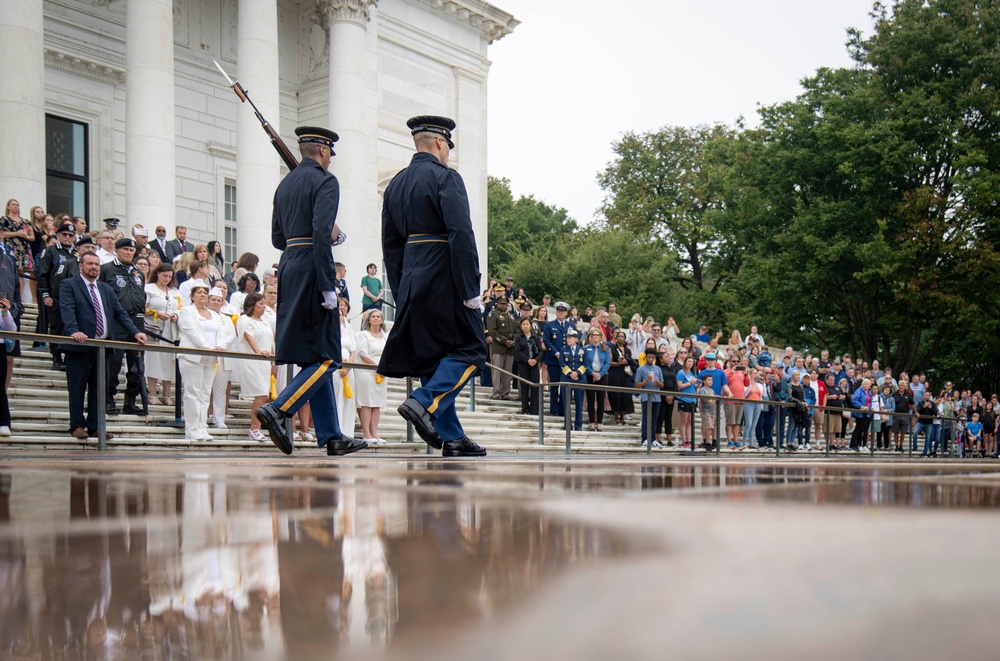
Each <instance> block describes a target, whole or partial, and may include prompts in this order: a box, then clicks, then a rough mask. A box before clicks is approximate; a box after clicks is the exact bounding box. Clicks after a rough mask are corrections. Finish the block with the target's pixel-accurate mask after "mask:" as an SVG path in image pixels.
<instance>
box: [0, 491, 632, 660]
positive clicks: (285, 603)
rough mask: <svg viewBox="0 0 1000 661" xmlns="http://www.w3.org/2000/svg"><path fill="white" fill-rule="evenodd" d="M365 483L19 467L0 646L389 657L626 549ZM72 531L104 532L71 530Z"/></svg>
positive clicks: (114, 652) (6, 508) (5, 553)
mask: <svg viewBox="0 0 1000 661" xmlns="http://www.w3.org/2000/svg"><path fill="white" fill-rule="evenodd" d="M438 479H440V477H439V476H437V475H435V476H433V477H430V478H429V483H433V482H434V481H435V480H438ZM372 486H373V484H372V483H368V482H365V481H361V482H353V481H348V482H346V483H342V482H337V483H334V482H323V481H313V480H311V479H309V480H303V481H300V482H296V483H292V484H291V485H290V486H287V487H283V488H281V489H280V490H275V491H272V490H270V489H269V488H267V487H263V486H259V485H256V484H253V485H251V484H248V483H245V482H239V481H237V482H235V483H234V482H228V483H227V482H226V481H224V480H222V479H216V478H213V477H210V476H207V475H200V474H190V475H187V476H186V477H185V478H184V480H183V481H182V482H181V484H180V485H177V484H175V483H173V482H170V481H153V482H150V483H148V484H139V483H137V482H136V481H135V480H133V479H131V478H130V479H129V480H124V479H123V480H121V481H116V480H105V479H97V478H84V477H75V476H73V475H71V474H70V473H63V474H49V475H46V477H45V479H44V480H40V479H38V475H37V474H31V473H28V472H18V473H15V474H14V475H13V477H12V478H9V479H7V480H6V481H3V482H0V490H2V495H3V496H4V497H3V498H0V504H2V510H0V514H2V515H3V518H4V520H6V521H9V523H10V525H11V529H12V530H13V531H17V530H19V529H22V526H24V525H25V524H31V526H30V530H31V531H30V532H28V533H25V534H23V535H20V536H18V535H15V534H12V535H8V536H7V537H6V540H7V541H6V542H5V546H4V547H2V552H0V588H2V589H0V638H2V640H3V641H4V652H5V653H7V654H11V655H12V656H13V657H16V658H63V657H65V656H66V655H69V656H72V657H73V658H76V657H86V658H93V659H117V658H139V657H148V656H152V657H153V658H161V657H162V656H163V655H168V656H180V657H182V658H220V657H223V656H225V657H234V658H236V657H238V658H246V659H272V658H280V657H286V658H304V657H309V658H311V657H313V656H318V655H327V656H328V655H329V654H330V653H331V652H332V651H333V650H335V649H336V648H337V647H348V646H350V647H351V648H352V649H357V648H376V649H377V648H384V647H386V646H388V645H389V644H390V642H392V641H393V639H396V638H399V637H400V636H402V635H405V634H406V633H413V634H416V635H423V633H424V632H425V631H426V628H427V627H428V626H441V625H442V623H443V622H444V623H461V622H463V621H468V620H469V619H471V618H475V617H477V616H482V615H487V614H491V613H493V612H494V611H495V609H496V608H497V607H502V606H505V605H509V604H511V603H515V602H516V600H518V599H520V598H522V597H523V592H524V589H525V588H529V587H532V586H534V584H535V583H536V582H537V581H538V580H539V579H540V577H543V576H544V575H545V573H546V570H547V569H549V568H551V567H558V566H561V565H565V564H568V563H570V562H573V561H575V560H579V559H582V558H586V557H594V556H608V555H616V554H618V553H620V552H621V547H620V545H618V543H617V542H615V541H614V539H613V538H611V537H609V536H608V535H606V534H605V533H603V532H601V531H600V530H595V529H591V528H586V527H582V526H579V525H565V524H561V523H558V522H554V521H552V522H549V521H536V520H534V518H535V517H537V514H533V513H530V512H527V511H514V512H511V511H506V510H503V511H493V510H490V509H484V508H481V507H480V506H478V505H476V504H474V503H470V502H463V503H456V502H455V500H454V499H453V497H452V496H447V495H443V494H438V495H432V496H429V497H430V498H431V499H432V500H433V503H432V504H433V507H428V502H427V501H426V498H427V496H420V497H417V496H415V495H413V494H410V495H409V496H408V495H406V494H402V493H398V492H386V491H383V490H379V489H373V488H372ZM272 507H274V509H273V511H272ZM71 521H77V522H84V521H91V522H98V521H100V522H101V523H102V525H101V526H99V527H94V526H87V527H85V528H78V529H77V530H76V531H75V532H66V531H67V530H68V529H69V528H68V524H69V523H70V522H71ZM95 531H96V532H95Z"/></svg>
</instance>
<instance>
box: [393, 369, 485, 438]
mask: <svg viewBox="0 0 1000 661" xmlns="http://www.w3.org/2000/svg"><path fill="white" fill-rule="evenodd" d="M472 381H473V383H475V381H476V380H475V379H472ZM412 394H413V377H412V376H408V377H406V397H407V398H409V397H410V395H412ZM406 442H407V443H412V442H413V423H412V422H410V421H409V420H407V421H406Z"/></svg>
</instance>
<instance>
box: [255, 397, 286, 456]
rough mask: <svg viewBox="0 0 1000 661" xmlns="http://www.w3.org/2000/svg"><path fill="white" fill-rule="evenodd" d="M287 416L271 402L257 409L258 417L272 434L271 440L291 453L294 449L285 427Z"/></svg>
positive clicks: (281, 448) (284, 450)
mask: <svg viewBox="0 0 1000 661" xmlns="http://www.w3.org/2000/svg"><path fill="white" fill-rule="evenodd" d="M287 417H288V416H286V415H285V414H284V413H282V412H281V411H279V410H278V407H277V406H275V405H274V404H272V403H271V402H268V403H267V404H264V405H263V406H261V407H260V408H259V409H257V419H258V420H260V424H262V425H263V426H264V428H265V429H267V433H268V434H269V435H270V436H271V442H272V443H274V444H275V445H276V446H277V447H278V449H279V450H281V451H282V452H284V453H285V454H291V453H292V449H293V448H292V439H291V438H289V436H288V430H287V429H286V428H285V420H286V418H287Z"/></svg>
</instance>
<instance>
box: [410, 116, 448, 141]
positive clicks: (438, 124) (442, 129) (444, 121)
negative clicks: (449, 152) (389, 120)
mask: <svg viewBox="0 0 1000 661" xmlns="http://www.w3.org/2000/svg"><path fill="white" fill-rule="evenodd" d="M406 126H407V127H408V128H409V129H410V135H416V134H418V133H437V134H438V135H442V136H444V138H445V139H446V140H447V141H448V148H449V149H454V148H455V143H454V142H452V141H451V132H452V131H454V130H455V120H453V119H448V118H447V117H438V116H437V115H419V116H417V117H411V118H410V119H408V120H406Z"/></svg>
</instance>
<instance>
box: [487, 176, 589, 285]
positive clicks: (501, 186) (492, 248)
mask: <svg viewBox="0 0 1000 661" xmlns="http://www.w3.org/2000/svg"><path fill="white" fill-rule="evenodd" d="M487 219H488V230H487V237H488V239H487V240H488V243H489V270H490V272H491V273H493V274H495V275H496V276H497V277H499V278H503V277H506V276H507V275H508V273H509V271H510V267H511V265H512V264H513V262H514V261H515V260H516V259H517V258H518V257H519V256H520V255H522V254H524V253H525V252H526V251H528V250H530V249H532V248H547V247H549V246H551V245H553V244H554V243H555V242H556V241H557V240H558V239H559V237H561V236H564V235H566V234H569V233H571V232H573V231H575V230H576V221H574V220H573V219H572V218H570V217H569V216H568V215H567V214H566V210H565V209H561V208H559V207H554V206H550V205H548V204H545V203H544V202H540V201H538V200H536V199H535V198H534V197H533V196H531V195H528V196H521V197H520V198H518V199H517V200H515V199H514V195H513V193H511V190H510V180H509V179H506V178H502V179H500V178H497V177H487Z"/></svg>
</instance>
